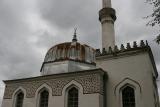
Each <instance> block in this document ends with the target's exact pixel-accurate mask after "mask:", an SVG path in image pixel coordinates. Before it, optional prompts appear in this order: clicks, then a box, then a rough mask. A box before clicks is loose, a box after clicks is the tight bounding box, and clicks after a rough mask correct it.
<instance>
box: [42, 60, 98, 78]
mask: <svg viewBox="0 0 160 107" xmlns="http://www.w3.org/2000/svg"><path fill="white" fill-rule="evenodd" d="M95 68H96V66H95V65H92V64H87V63H81V62H76V61H61V62H53V63H46V64H44V66H43V69H42V72H41V75H50V74H59V73H67V72H75V71H81V70H88V69H95Z"/></svg>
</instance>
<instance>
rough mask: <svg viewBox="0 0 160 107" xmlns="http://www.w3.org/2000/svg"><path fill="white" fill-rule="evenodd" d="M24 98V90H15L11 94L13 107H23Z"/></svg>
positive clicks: (20, 88)
mask: <svg viewBox="0 0 160 107" xmlns="http://www.w3.org/2000/svg"><path fill="white" fill-rule="evenodd" d="M25 96H26V90H25V89H24V88H22V87H19V88H18V89H16V91H15V92H14V93H13V96H12V98H13V103H12V104H13V107H23V105H24V104H23V103H24V98H25Z"/></svg>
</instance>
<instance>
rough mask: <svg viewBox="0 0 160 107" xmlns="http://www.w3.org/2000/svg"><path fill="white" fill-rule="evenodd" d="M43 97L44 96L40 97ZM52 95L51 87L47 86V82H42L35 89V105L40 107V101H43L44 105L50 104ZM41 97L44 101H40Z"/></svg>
mask: <svg viewBox="0 0 160 107" xmlns="http://www.w3.org/2000/svg"><path fill="white" fill-rule="evenodd" d="M42 97H45V98H42ZM51 97H52V88H51V87H49V86H48V85H47V84H43V85H41V86H40V87H39V88H38V89H37V90H36V96H35V99H36V107H42V106H41V105H42V103H44V104H45V105H48V107H49V105H50V101H49V100H50V99H51ZM42 99H43V101H45V102H41V101H42Z"/></svg>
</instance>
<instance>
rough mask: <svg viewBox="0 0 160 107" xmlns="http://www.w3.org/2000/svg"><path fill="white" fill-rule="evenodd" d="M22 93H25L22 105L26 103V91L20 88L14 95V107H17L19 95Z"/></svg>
mask: <svg viewBox="0 0 160 107" xmlns="http://www.w3.org/2000/svg"><path fill="white" fill-rule="evenodd" d="M20 93H22V94H23V99H22V106H21V107H23V105H24V98H25V93H24V92H23V91H22V90H21V89H20V90H18V91H17V92H16V93H15V95H14V103H13V107H17V97H18V95H19V94H20Z"/></svg>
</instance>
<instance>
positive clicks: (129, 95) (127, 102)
mask: <svg viewBox="0 0 160 107" xmlns="http://www.w3.org/2000/svg"><path fill="white" fill-rule="evenodd" d="M122 101H123V107H135V93H134V89H133V88H131V87H129V86H127V87H126V88H124V89H123V90H122Z"/></svg>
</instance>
